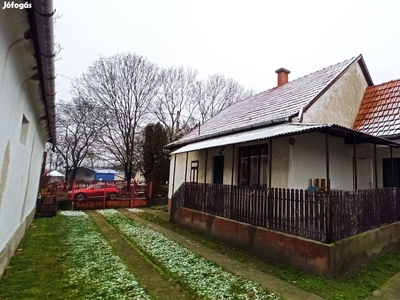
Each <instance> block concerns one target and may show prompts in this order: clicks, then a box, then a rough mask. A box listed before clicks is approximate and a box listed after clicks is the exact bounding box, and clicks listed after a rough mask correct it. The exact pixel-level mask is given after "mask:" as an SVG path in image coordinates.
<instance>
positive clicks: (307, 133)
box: [166, 55, 396, 196]
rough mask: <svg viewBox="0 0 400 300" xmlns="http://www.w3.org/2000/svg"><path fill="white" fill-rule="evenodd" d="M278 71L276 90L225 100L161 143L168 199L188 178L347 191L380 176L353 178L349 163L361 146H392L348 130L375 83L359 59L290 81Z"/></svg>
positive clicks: (370, 183) (381, 138) (365, 185)
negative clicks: (167, 159) (166, 159)
mask: <svg viewBox="0 0 400 300" xmlns="http://www.w3.org/2000/svg"><path fill="white" fill-rule="evenodd" d="M277 73H278V86H277V87H274V88H272V89H269V90H267V91H265V92H262V93H259V94H257V95H254V96H252V97H250V98H248V99H244V100H242V101H239V102H236V103H233V104H231V105H230V106H228V107H227V108H226V109H224V110H222V111H221V112H219V113H218V114H217V115H216V116H214V117H213V118H211V119H210V120H208V121H207V122H205V123H204V124H201V125H200V126H198V127H197V128H195V129H194V130H192V131H191V132H189V133H188V134H187V135H186V136H184V137H183V138H181V139H180V140H177V141H175V142H173V143H171V144H169V145H167V147H166V148H168V149H170V150H171V154H172V158H171V168H170V169H171V176H170V181H169V184H170V196H172V194H173V193H174V192H175V190H176V189H177V188H178V187H179V186H180V185H181V184H182V183H183V182H187V181H191V182H193V181H195V182H199V183H216V184H232V185H245V186H265V185H266V186H270V187H278V188H299V189H307V188H309V187H310V185H312V186H314V185H315V182H316V181H315V180H317V182H318V184H317V185H318V186H321V185H322V184H321V182H323V183H324V186H323V188H325V189H345V190H348V189H354V188H356V187H357V188H360V187H361V188H370V187H372V186H373V185H374V181H375V182H377V181H378V179H377V178H376V179H374V178H372V177H371V180H369V179H368V180H369V181H368V180H367V179H365V175H362V176H361V177H362V178H361V177H360V176H358V175H357V174H356V171H357V168H356V166H354V162H353V160H354V157H357V153H356V152H357V148H358V147H361V148H362V147H363V146H360V145H361V144H362V145H365V144H368V145H382V146H383V147H386V148H388V145H394V146H395V145H396V143H395V142H393V141H390V140H387V139H385V138H384V136H378V135H376V134H374V132H367V131H362V130H357V129H356V128H355V127H353V125H354V122H355V121H356V119H357V117H358V116H359V115H360V114H359V109H360V105H361V103H362V102H363V99H364V93H365V91H366V89H368V88H371V87H373V82H372V79H371V77H370V74H369V72H368V69H367V67H366V65H365V62H364V59H363V57H362V56H361V55H360V56H358V57H354V58H351V59H349V60H346V61H344V62H341V63H338V64H335V65H332V66H330V67H327V68H324V69H322V70H319V71H317V72H314V73H311V74H309V75H306V76H303V77H301V78H298V79H296V80H293V81H288V74H289V73H290V72H289V71H288V70H286V69H279V70H277ZM364 101H365V100H364ZM354 143H355V144H356V146H357V147H356V148H354ZM328 160H329V164H328ZM360 161H361V160H359V163H360ZM359 169H360V170H361V169H363V170H364V169H365V166H360V168H359ZM299 174H301V176H299ZM372 175H373V172H371V176H372ZM357 177H360V178H359V181H360V182H358V183H357ZM310 180H311V181H310ZM367 181H368V182H367Z"/></svg>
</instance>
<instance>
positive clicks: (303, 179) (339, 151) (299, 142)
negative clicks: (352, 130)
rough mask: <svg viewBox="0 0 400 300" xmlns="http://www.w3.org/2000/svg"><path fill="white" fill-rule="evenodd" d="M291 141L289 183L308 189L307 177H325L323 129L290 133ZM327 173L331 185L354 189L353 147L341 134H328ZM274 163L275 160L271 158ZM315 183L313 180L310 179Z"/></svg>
mask: <svg viewBox="0 0 400 300" xmlns="http://www.w3.org/2000/svg"><path fill="white" fill-rule="evenodd" d="M292 138H294V144H293V145H290V160H289V180H288V185H287V186H288V187H290V188H298V189H307V188H308V186H309V179H313V182H314V179H326V150H325V149H326V140H325V134H324V133H318V132H314V133H305V134H300V135H296V136H293V137H292ZM328 141H329V177H330V183H331V184H330V185H331V189H353V149H352V145H346V144H345V141H344V139H343V138H338V137H332V136H329V139H328ZM273 163H274V161H273ZM313 184H314V183H313Z"/></svg>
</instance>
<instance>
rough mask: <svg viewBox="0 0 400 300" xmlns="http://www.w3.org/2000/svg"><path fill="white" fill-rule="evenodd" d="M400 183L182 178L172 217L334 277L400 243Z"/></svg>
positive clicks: (251, 249) (248, 248) (240, 245)
mask: <svg viewBox="0 0 400 300" xmlns="http://www.w3.org/2000/svg"><path fill="white" fill-rule="evenodd" d="M399 193H400V191H399V188H384V189H375V190H355V191H341V190H338V191H335V190H331V191H330V192H329V193H315V192H312V191H308V190H298V189H277V188H266V187H254V188H252V187H244V186H231V185H219V184H217V185H216V184H196V183H184V184H182V185H181V186H180V187H179V189H178V190H177V191H176V193H174V195H173V198H172V203H171V219H170V220H171V221H173V222H176V223H178V224H181V225H182V226H186V227H189V228H192V229H195V230H198V231H202V232H204V233H206V234H208V235H211V236H213V237H215V238H218V239H220V240H223V241H225V242H227V243H229V244H232V245H234V246H236V247H238V248H241V249H244V250H246V251H249V252H252V253H254V254H256V255H259V256H262V257H268V258H270V259H272V260H275V261H278V262H281V263H284V264H289V265H292V266H294V267H297V268H299V269H302V270H304V271H306V272H310V273H315V274H318V275H321V276H325V277H335V276H338V275H340V274H343V273H345V272H347V271H349V270H351V269H353V268H355V267H356V266H358V265H360V264H363V263H365V262H367V261H369V260H371V259H374V258H377V257H379V256H381V255H383V254H385V253H387V252H388V251H390V250H392V249H394V248H395V247H398V246H400V222H399V219H400V195H399Z"/></svg>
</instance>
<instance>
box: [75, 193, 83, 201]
mask: <svg viewBox="0 0 400 300" xmlns="http://www.w3.org/2000/svg"><path fill="white" fill-rule="evenodd" d="M75 200H78V201H82V200H85V195H84V194H78V195H76V196H75Z"/></svg>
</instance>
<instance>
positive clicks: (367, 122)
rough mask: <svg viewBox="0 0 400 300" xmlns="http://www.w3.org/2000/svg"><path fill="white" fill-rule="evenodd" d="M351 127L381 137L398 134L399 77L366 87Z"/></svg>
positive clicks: (399, 118)
mask: <svg viewBox="0 0 400 300" xmlns="http://www.w3.org/2000/svg"><path fill="white" fill-rule="evenodd" d="M353 128H354V129H355V130H358V131H361V132H364V133H368V134H371V135H375V136H381V137H388V136H393V135H398V134H400V79H399V80H394V81H389V82H386V83H382V84H379V85H375V86H371V87H368V88H367V90H366V91H365V95H364V99H363V101H362V103H361V106H360V110H359V112H358V116H357V118H356V121H355V122H354V126H353Z"/></svg>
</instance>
